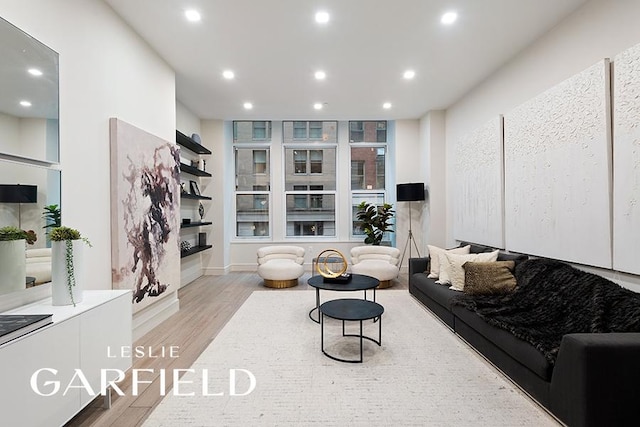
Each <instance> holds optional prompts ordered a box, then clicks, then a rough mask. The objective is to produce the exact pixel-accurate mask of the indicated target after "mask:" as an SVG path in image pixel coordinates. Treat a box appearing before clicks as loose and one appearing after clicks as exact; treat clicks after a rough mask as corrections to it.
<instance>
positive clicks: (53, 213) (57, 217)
mask: <svg viewBox="0 0 640 427" xmlns="http://www.w3.org/2000/svg"><path fill="white" fill-rule="evenodd" d="M42 218H44V220H45V221H46V223H47V224H46V225H45V226H44V227H42V228H47V229H49V228H55V227H60V226H61V225H62V222H61V220H62V214H61V212H60V207H59V206H58V205H47V206H45V207H44V211H43V212H42ZM47 232H48V231H47Z"/></svg>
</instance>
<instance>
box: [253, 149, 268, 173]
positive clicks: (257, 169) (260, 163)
mask: <svg viewBox="0 0 640 427" xmlns="http://www.w3.org/2000/svg"><path fill="white" fill-rule="evenodd" d="M253 173H254V174H265V173H267V150H253Z"/></svg>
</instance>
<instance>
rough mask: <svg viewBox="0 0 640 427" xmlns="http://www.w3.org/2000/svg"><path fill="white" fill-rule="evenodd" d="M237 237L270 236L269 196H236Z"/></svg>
mask: <svg viewBox="0 0 640 427" xmlns="http://www.w3.org/2000/svg"><path fill="white" fill-rule="evenodd" d="M236 236H238V237H249V236H250V237H268V236H269V194H236Z"/></svg>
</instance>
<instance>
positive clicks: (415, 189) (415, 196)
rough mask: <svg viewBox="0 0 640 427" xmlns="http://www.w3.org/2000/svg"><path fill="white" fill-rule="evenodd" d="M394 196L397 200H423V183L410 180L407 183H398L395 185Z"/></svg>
mask: <svg viewBox="0 0 640 427" xmlns="http://www.w3.org/2000/svg"><path fill="white" fill-rule="evenodd" d="M396 196H397V199H398V201H399V202H417V201H418V200H424V183H422V182H412V183H409V184H398V185H397V186H396Z"/></svg>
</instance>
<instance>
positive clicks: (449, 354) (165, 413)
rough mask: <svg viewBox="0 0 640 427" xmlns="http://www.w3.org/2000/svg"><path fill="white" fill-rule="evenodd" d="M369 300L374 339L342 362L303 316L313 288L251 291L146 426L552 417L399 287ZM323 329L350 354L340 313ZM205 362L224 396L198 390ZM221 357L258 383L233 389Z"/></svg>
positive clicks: (449, 422)
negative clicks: (376, 313) (373, 302)
mask: <svg viewBox="0 0 640 427" xmlns="http://www.w3.org/2000/svg"><path fill="white" fill-rule="evenodd" d="M361 295H362V294H361V293H359V294H353V293H351V294H350V295H348V296H349V297H361ZM369 295H370V294H369ZM321 297H322V300H323V301H326V300H328V299H333V298H344V297H347V295H346V294H344V293H331V292H325V291H322V293H321ZM377 300H378V302H379V303H380V304H382V305H383V306H384V307H385V313H384V315H383V317H382V346H381V347H378V346H377V345H376V344H374V343H372V342H368V341H366V340H365V344H364V345H365V347H364V349H365V352H364V363H362V364H350V363H341V362H337V361H334V360H331V359H329V358H327V357H326V356H324V355H323V354H322V352H321V350H320V325H318V324H316V323H314V322H312V321H311V320H310V319H309V318H308V312H309V310H310V309H311V308H312V307H313V306H314V304H315V292H314V291H277V292H274V291H256V292H254V293H253V294H252V295H251V296H250V297H249V299H248V300H247V301H246V302H245V303H244V305H242V307H240V309H239V310H238V312H237V313H236V314H235V315H234V316H233V318H232V319H231V320H230V321H229V323H228V324H227V325H226V326H225V327H224V328H223V330H222V331H220V333H219V334H218V336H217V337H216V338H215V340H214V341H213V342H212V343H211V345H210V346H209V347H208V348H207V349H206V350H205V351H204V352H203V353H202V355H201V356H200V357H199V358H198V360H197V361H196V362H195V363H194V365H193V366H192V369H194V370H195V373H193V374H192V373H187V374H185V376H184V377H183V378H182V381H184V382H185V385H184V386H183V387H181V388H182V390H184V392H185V393H188V392H193V394H194V395H193V396H175V395H173V394H171V393H169V394H168V395H167V396H166V397H165V398H164V400H163V401H162V402H161V403H160V405H158V407H157V408H156V409H155V410H154V411H153V413H152V414H151V415H150V417H149V418H148V419H147V421H146V422H145V423H144V426H147V427H151V426H172V427H175V426H367V427H371V426H509V427H512V426H536V427H538V426H557V425H558V424H557V423H556V422H555V421H554V420H553V418H551V417H550V416H549V415H548V414H547V413H546V412H544V411H543V410H542V409H540V407H538V406H537V405H536V404H535V403H534V402H533V401H532V400H531V399H529V398H528V397H527V396H526V395H524V394H523V393H522V392H521V391H520V390H519V389H517V388H516V387H515V386H514V385H513V384H512V383H511V382H509V381H508V380H507V379H506V378H504V377H503V376H502V374H500V373H499V372H498V371H497V370H496V369H494V368H493V367H492V366H491V365H489V364H488V363H487V362H486V361H485V360H484V359H482V358H481V357H480V356H479V355H478V354H477V353H475V352H474V351H473V350H471V349H470V348H469V347H468V346H467V345H466V344H464V343H463V342H462V341H461V340H460V339H459V338H458V337H457V336H455V334H453V333H452V332H451V331H450V330H449V329H447V328H446V327H445V326H444V325H443V324H442V323H440V322H439V321H438V320H437V319H436V318H435V317H434V316H433V315H432V314H431V313H429V312H428V311H427V310H426V309H424V307H422V306H421V305H420V304H419V303H418V302H416V301H415V300H414V299H413V297H411V296H410V295H409V293H408V292H407V291H404V290H403V291H401V290H384V291H380V292H378V293H377ZM348 325H352V326H351V329H348V331H347V332H350V331H355V329H353V328H356V327H357V323H351V324H349V323H348ZM348 328H349V326H348ZM377 328H378V326H377V323H372V322H371V321H366V322H365V335H367V334H368V335H369V336H376V337H377V332H378V329H377ZM325 333H326V335H325V340H326V341H325V342H326V344H327V347H326V349H328V350H329V351H334V352H336V353H338V354H339V355H341V356H343V357H347V356H349V355H352V356H355V355H357V354H358V353H357V352H358V351H359V344H358V342H359V341H358V339H357V338H349V337H346V338H345V337H341V336H340V334H341V326H340V323H339V322H337V321H335V320H332V321H330V322H329V321H327V322H325ZM203 369H205V370H208V375H207V381H208V389H209V390H208V391H207V393H209V394H212V393H221V392H223V393H224V396H203V395H202V394H203V392H202V386H201V384H202V381H203V379H202V378H203V374H202V372H203ZM230 369H244V370H247V371H249V372H251V374H252V375H253V376H254V377H255V389H254V390H253V391H252V392H251V393H249V394H247V395H245V396H230V395H229V394H230V393H229V382H230V379H229V377H230V374H229V370H230ZM249 378H250V376H249V375H248V374H246V373H245V372H244V371H236V381H234V382H233V383H234V384H236V387H237V388H236V393H238V394H242V393H244V392H246V391H248V390H249V388H250V380H249ZM187 381H193V384H189V383H187Z"/></svg>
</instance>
